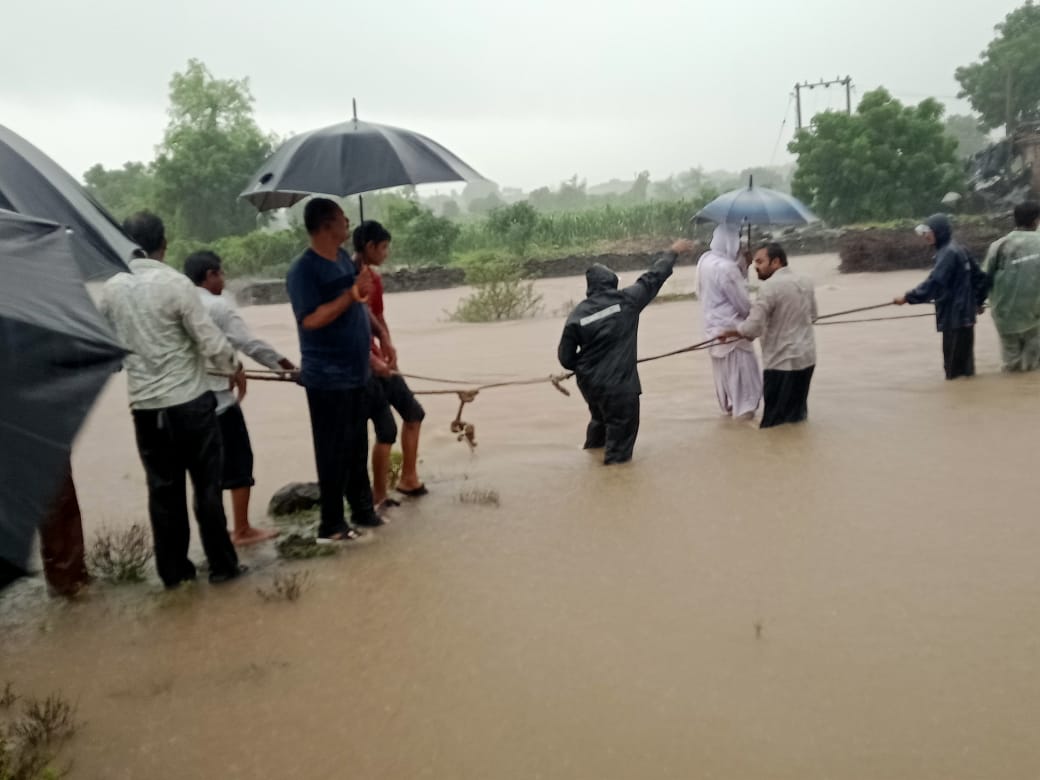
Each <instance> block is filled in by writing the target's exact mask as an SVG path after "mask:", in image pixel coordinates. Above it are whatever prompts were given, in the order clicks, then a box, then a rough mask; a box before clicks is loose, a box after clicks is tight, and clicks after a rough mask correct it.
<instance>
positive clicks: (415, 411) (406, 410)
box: [368, 374, 426, 444]
mask: <svg viewBox="0 0 1040 780" xmlns="http://www.w3.org/2000/svg"><path fill="white" fill-rule="evenodd" d="M391 409H395V410H396V411H397V413H398V414H399V415H401V419H402V420H403V421H404V422H406V423H421V422H422V421H423V420H424V419H426V411H425V410H424V409H423V407H422V404H420V403H419V401H418V399H416V397H415V395H414V394H413V393H412V390H411V388H410V387H408V383H407V382H405V381H404V377H403V376H401V375H400V374H393V375H392V376H388V377H383V376H373V377H372V379H371V380H370V381H369V383H368V416H369V419H371V420H372V428H373V429H374V431H375V434H376V442H378V443H379V444H393V443H394V442H395V441H397V423H396V422H395V421H394V414H393V412H392V411H391Z"/></svg>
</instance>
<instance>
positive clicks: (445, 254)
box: [386, 198, 461, 264]
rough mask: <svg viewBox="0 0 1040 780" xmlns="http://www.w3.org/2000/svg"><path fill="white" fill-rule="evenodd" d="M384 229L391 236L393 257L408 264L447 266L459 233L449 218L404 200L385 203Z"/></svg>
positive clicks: (458, 229)
mask: <svg viewBox="0 0 1040 780" xmlns="http://www.w3.org/2000/svg"><path fill="white" fill-rule="evenodd" d="M386 228H387V230H389V231H390V233H391V234H392V235H393V237H394V240H393V247H394V257H395V258H400V259H402V260H405V261H406V262H409V263H435V264H444V263H447V262H448V261H449V260H450V259H451V253H452V251H453V250H454V248H455V242H456V241H458V238H459V233H460V232H461V228H460V227H459V226H458V225H456V224H455V223H454V222H452V221H451V220H450V219H445V218H444V217H438V216H435V215H434V214H433V212H432V211H430V210H429V209H427V208H424V207H422V206H420V205H419V204H418V203H416V202H415V201H414V200H407V199H404V198H398V199H397V200H394V201H390V202H388V203H387V204H386Z"/></svg>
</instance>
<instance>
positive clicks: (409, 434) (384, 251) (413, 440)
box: [354, 220, 427, 511]
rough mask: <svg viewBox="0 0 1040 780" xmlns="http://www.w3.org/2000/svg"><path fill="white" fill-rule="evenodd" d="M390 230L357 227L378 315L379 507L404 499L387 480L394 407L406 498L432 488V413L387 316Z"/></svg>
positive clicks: (372, 387) (373, 395)
mask: <svg viewBox="0 0 1040 780" xmlns="http://www.w3.org/2000/svg"><path fill="white" fill-rule="evenodd" d="M390 238H391V237H390V232H389V231H388V230H387V229H386V228H384V227H383V226H382V225H381V224H379V223H378V222H376V221H374V220H366V221H365V222H362V223H361V224H360V225H358V226H357V228H355V229H354V263H355V265H356V266H357V269H358V273H362V272H364V273H367V274H369V275H370V276H371V280H372V289H371V292H370V293H369V294H368V307H369V311H370V313H371V319H372V333H373V336H372V354H371V356H370V361H369V362H370V365H371V367H372V379H371V380H370V381H369V385H368V399H369V412H368V414H369V419H371V420H372V426H373V428H374V429H375V434H376V443H375V446H374V447H373V448H372V501H373V503H374V504H375V507H376V511H382V510H385V509H387V508H388V507H391V506H397V505H398V502H397V501H395V500H394V499H392V498H390V497H389V496H388V495H387V490H386V482H387V476H388V474H389V470H390V448H391V446H392V445H393V443H394V441H395V440H396V439H397V424H396V422H395V421H394V416H393V413H392V412H391V407H392V408H393V409H395V410H397V413H398V414H399V415H400V416H401V421H402V425H401V452H402V454H403V455H404V458H403V463H402V465H401V477H400V479H399V480H398V482H397V490H398V492H400V493H402V494H404V495H406V496H422V495H425V494H426V493H427V490H426V486H425V485H424V484H423V483H422V480H420V479H419V473H418V460H419V431H420V428H421V427H422V421H423V418H424V417H425V416H426V412H425V411H424V410H423V408H422V406H421V405H420V404H419V402H418V401H417V400H416V398H415V396H414V395H413V394H412V391H411V390H410V389H409V387H408V384H407V383H406V382H405V381H404V377H402V376H401V375H400V374H399V373H398V370H397V351H396V350H395V349H394V346H393V344H392V343H391V340H390V328H389V327H388V326H387V324H386V320H385V319H384V317H383V280H382V278H381V277H380V275H379V273H378V272H377V271H376V270H375V269H376V268H378V267H379V266H381V265H382V264H383V263H384V262H385V261H386V258H387V255H389V254H390Z"/></svg>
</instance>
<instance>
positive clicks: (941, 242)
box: [892, 214, 989, 379]
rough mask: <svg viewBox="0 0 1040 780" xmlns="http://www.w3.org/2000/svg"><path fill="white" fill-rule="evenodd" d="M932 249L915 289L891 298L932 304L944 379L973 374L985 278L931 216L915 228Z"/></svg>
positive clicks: (941, 218)
mask: <svg viewBox="0 0 1040 780" xmlns="http://www.w3.org/2000/svg"><path fill="white" fill-rule="evenodd" d="M917 232H918V233H919V234H921V235H922V236H923V237H924V239H925V240H926V241H927V242H928V243H929V244H931V245H932V246H934V247H935V266H934V267H933V268H932V272H931V273H930V274H928V278H927V279H925V280H924V281H923V282H921V283H920V284H919V285H918V286H917V287H915V288H914V289H912V290H910V291H909V292H907V293H906V294H905V295H901V296H899V297H898V298H896V299H894V300H893V301H892V302H893V303H895V304H897V305H900V306H902V305H903V304H904V303H929V302H934V303H935V326H936V330H938V331H939V332H941V333H942V335H943V365H944V366H945V368H946V378H947V379H956V378H957V377H959V376H974V375H975V315H976V314H978V312H979V310H980V309H981V308H982V304H983V303H984V302H985V300H986V294H987V293H988V292H989V284H988V282H987V280H986V275H985V274H984V273H983V272H982V269H981V268H979V264H978V263H977V262H975V258H973V257H972V256H971V255H970V254H969V253H968V252H967V251H966V250H965V249H964V248H963V247H961V246H960V245H959V244H958V243H957V242H956V241H954V240H953V226H952V225H951V224H950V220H949V218H948V217H946V216H945V215H943V214H935V215H933V216H931V217H929V218H928V219H927V220H925V223H924V224H923V225H918V226H917Z"/></svg>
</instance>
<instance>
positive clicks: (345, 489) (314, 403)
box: [307, 387, 375, 536]
mask: <svg viewBox="0 0 1040 780" xmlns="http://www.w3.org/2000/svg"><path fill="white" fill-rule="evenodd" d="M307 406H308V408H309V409H310V413H311V435H312V436H313V438H314V461H315V463H316V465H317V467H318V485H319V486H320V488H321V523H320V525H319V526H318V535H319V536H330V535H332V534H335V533H339V532H341V531H344V530H346V528H347V523H346V520H345V519H344V512H343V497H344V496H346V498H347V503H348V504H349V505H350V514H351V516H352V517H353V518H354V519H355V520H362V521H364V520H370V519H372V518H373V517H374V515H375V509H373V507H372V483H371V482H370V481H369V479H368V403H367V394H366V391H365V388H364V387H358V388H353V389H350V390H314V389H311V388H308V389H307Z"/></svg>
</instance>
